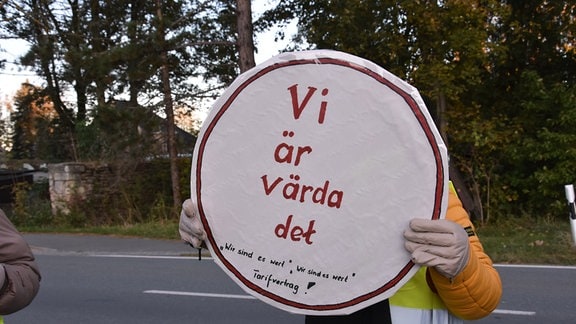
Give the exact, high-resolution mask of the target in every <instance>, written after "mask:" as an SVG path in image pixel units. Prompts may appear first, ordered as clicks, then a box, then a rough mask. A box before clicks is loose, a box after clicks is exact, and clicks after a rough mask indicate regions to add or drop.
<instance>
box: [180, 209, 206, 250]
mask: <svg viewBox="0 0 576 324" xmlns="http://www.w3.org/2000/svg"><path fill="white" fill-rule="evenodd" d="M178 231H179V232H180V237H181V238H182V239H183V240H184V241H186V242H188V243H190V244H192V246H194V247H195V248H197V249H199V248H201V247H202V243H203V242H204V240H206V231H204V226H203V225H202V221H201V220H200V216H199V215H198V211H197V208H196V206H195V205H194V203H193V202H192V200H190V199H186V200H185V201H184V203H183V204H182V211H181V212H180V224H179V226H178Z"/></svg>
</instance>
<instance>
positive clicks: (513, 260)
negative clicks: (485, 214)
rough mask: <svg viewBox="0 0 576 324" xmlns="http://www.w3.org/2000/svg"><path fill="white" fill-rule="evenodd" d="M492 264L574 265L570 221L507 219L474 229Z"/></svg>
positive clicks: (575, 258)
mask: <svg viewBox="0 0 576 324" xmlns="http://www.w3.org/2000/svg"><path fill="white" fill-rule="evenodd" d="M477 232H478V236H479V237H480V241H481V242H482V245H483V247H484V250H485V251H486V253H487V254H488V255H489V256H490V257H491V258H492V260H493V261H494V262H495V263H509V264H519V263H522V264H546V265H576V248H575V247H574V245H573V244H574V242H573V241H572V234H571V231H570V221H569V220H568V219H566V221H560V220H545V219H534V218H527V217H524V218H510V219H507V220H503V221H498V222H495V223H493V224H489V225H485V226H481V227H478V228H477Z"/></svg>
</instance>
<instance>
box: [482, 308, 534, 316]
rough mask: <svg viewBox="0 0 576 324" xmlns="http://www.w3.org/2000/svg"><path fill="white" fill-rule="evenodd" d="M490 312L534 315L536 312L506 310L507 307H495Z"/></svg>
mask: <svg viewBox="0 0 576 324" xmlns="http://www.w3.org/2000/svg"><path fill="white" fill-rule="evenodd" d="M492 314H503V315H524V316H534V315H536V312H527V311H517V310H508V309H496V310H495V311H493V312H492Z"/></svg>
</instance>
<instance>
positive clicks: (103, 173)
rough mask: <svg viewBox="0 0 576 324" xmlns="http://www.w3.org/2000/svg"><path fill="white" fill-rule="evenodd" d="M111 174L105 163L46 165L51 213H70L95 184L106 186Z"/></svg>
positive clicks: (83, 199)
mask: <svg viewBox="0 0 576 324" xmlns="http://www.w3.org/2000/svg"><path fill="white" fill-rule="evenodd" d="M111 175H112V171H111V169H110V168H109V167H108V166H107V165H94V164H89V163H76V162H67V163H58V164H49V165H48V182H49V190H50V204H51V207H52V213H53V214H57V213H64V214H68V213H70V211H71V209H72V208H74V207H75V206H77V205H78V204H81V203H82V202H83V201H85V200H86V198H87V197H88V195H89V194H90V193H91V192H92V189H93V188H94V186H95V185H99V186H106V183H107V182H109V181H110V178H111Z"/></svg>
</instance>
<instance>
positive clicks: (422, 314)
mask: <svg viewBox="0 0 576 324" xmlns="http://www.w3.org/2000/svg"><path fill="white" fill-rule="evenodd" d="M449 190H451V191H453V192H454V193H456V188H454V185H453V184H452V181H449ZM426 271H427V268H426V267H422V268H420V270H418V272H417V273H416V274H415V275H414V277H412V278H411V279H410V280H409V281H408V282H407V283H406V284H405V285H404V286H402V288H400V289H399V290H398V291H397V292H396V293H395V294H394V296H392V297H390V299H389V302H390V316H391V318H392V323H393V324H411V323H419V324H424V323H426V324H460V323H464V321H463V320H461V319H459V318H457V317H456V316H454V315H452V314H450V312H448V310H447V309H446V306H444V302H442V300H441V299H440V297H439V296H438V294H436V293H435V292H434V291H432V289H431V288H430V286H429V285H428V282H427V280H426Z"/></svg>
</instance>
